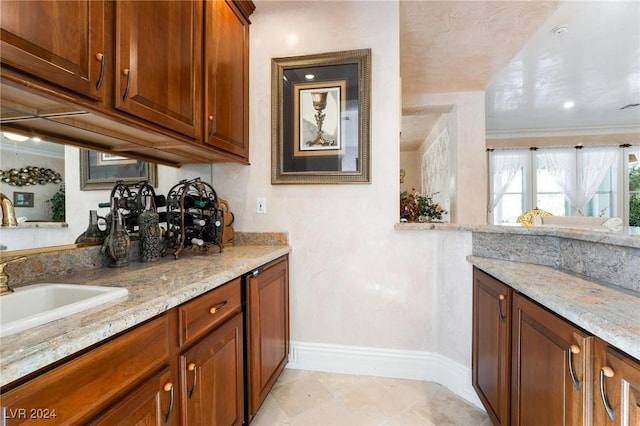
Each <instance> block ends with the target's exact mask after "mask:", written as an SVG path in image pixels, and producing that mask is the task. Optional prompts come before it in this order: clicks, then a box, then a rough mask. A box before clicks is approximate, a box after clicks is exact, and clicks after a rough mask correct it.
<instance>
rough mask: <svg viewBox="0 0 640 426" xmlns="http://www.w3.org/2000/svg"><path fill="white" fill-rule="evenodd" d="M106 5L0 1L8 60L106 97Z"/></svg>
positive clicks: (92, 0) (87, 0) (2, 47)
mask: <svg viewBox="0 0 640 426" xmlns="http://www.w3.org/2000/svg"><path fill="white" fill-rule="evenodd" d="M104 8H105V3H104V1H102V0H84V1H83V0H80V1H73V2H71V1H33V2H23V1H10V0H4V1H2V2H0V27H1V30H0V34H1V36H0V39H1V44H0V52H2V62H3V64H6V65H10V66H12V67H14V68H16V69H19V70H21V71H23V72H25V73H27V74H30V75H32V76H34V77H37V78H40V79H43V80H45V81H48V82H51V83H54V84H56V85H58V86H61V87H64V88H66V89H69V90H72V91H74V92H76V93H78V94H80V95H83V96H88V97H89V98H92V99H96V100H102V99H103V96H104V90H105V89H104V84H103V82H104V78H105V74H106V72H107V69H106V57H105V20H104V16H105V10H104Z"/></svg>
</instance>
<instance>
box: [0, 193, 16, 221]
mask: <svg viewBox="0 0 640 426" xmlns="http://www.w3.org/2000/svg"><path fill="white" fill-rule="evenodd" d="M0 203H2V226H11V227H13V226H18V220H17V219H16V211H15V210H14V208H13V203H12V202H11V200H10V199H9V197H7V196H6V195H4V194H3V193H2V192H0Z"/></svg>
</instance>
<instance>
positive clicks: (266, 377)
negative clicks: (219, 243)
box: [247, 257, 289, 420]
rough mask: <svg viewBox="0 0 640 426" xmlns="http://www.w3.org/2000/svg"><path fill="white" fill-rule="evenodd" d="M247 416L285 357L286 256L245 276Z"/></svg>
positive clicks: (261, 396)
mask: <svg viewBox="0 0 640 426" xmlns="http://www.w3.org/2000/svg"><path fill="white" fill-rule="evenodd" d="M247 328H248V330H247V336H248V338H247V345H248V348H247V353H248V387H249V392H248V395H249V404H248V406H249V407H248V408H249V414H248V415H249V419H248V420H250V419H251V418H252V417H253V416H254V415H255V414H256V413H257V411H258V408H260V405H261V404H262V402H263V401H264V399H265V398H266V397H267V394H268V393H269V391H270V390H271V388H272V387H273V385H274V383H275V382H276V380H277V379H278V377H279V376H280V373H282V370H283V369H284V366H285V365H286V364H287V359H288V357H289V260H288V257H284V258H281V259H280V260H277V261H274V262H272V263H270V264H268V265H266V266H265V267H264V268H259V269H256V270H255V271H254V272H253V273H252V274H250V275H249V276H248V279H247Z"/></svg>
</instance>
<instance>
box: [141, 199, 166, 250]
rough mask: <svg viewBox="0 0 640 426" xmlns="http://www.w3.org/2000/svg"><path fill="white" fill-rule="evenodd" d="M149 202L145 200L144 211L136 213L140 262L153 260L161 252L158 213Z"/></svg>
mask: <svg viewBox="0 0 640 426" xmlns="http://www.w3.org/2000/svg"><path fill="white" fill-rule="evenodd" d="M149 204H150V203H149V201H147V206H146V209H145V211H143V212H142V213H140V214H139V215H138V229H139V237H140V261H141V262H155V261H156V260H158V259H160V254H161V253H160V223H159V215H158V213H157V212H156V211H154V210H153V209H151V207H150V205H149Z"/></svg>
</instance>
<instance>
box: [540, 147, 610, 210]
mask: <svg viewBox="0 0 640 426" xmlns="http://www.w3.org/2000/svg"><path fill="white" fill-rule="evenodd" d="M617 155H618V147H617V146H603V147H584V148H582V149H576V148H566V149H550V150H541V151H538V160H539V161H540V167H544V168H545V169H547V171H548V172H549V174H550V175H551V177H552V178H553V180H554V181H555V182H556V183H557V184H558V185H560V187H561V188H562V190H563V192H564V196H565V198H566V199H567V201H568V202H569V204H571V206H572V207H573V208H574V209H576V210H577V211H578V213H582V209H583V208H584V206H585V204H587V203H588V202H589V200H591V198H593V196H594V195H595V193H596V191H597V190H598V187H599V186H600V183H601V182H602V179H604V176H605V174H606V173H607V172H608V171H609V169H610V168H611V166H612V165H613V164H614V162H615V161H616V158H617Z"/></svg>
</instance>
